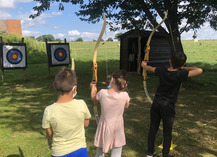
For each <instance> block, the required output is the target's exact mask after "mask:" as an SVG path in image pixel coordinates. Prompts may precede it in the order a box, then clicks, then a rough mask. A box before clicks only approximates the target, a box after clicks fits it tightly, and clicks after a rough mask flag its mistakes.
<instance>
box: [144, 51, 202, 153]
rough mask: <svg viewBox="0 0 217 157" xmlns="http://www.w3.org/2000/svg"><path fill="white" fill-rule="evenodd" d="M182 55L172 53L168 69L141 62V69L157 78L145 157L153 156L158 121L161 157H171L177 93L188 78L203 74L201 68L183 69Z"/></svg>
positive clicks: (184, 57) (183, 60) (183, 58)
mask: <svg viewBox="0 0 217 157" xmlns="http://www.w3.org/2000/svg"><path fill="white" fill-rule="evenodd" d="M186 59H187V57H186V55H185V54H184V53H172V56H171V58H170V60H169V62H170V67H169V68H165V67H161V68H156V67H152V66H148V65H147V62H144V61H143V62H142V64H141V66H142V68H144V69H146V70H147V71H150V72H153V73H155V75H156V76H158V77H159V86H158V88H157V91H156V94H155V97H154V101H153V103H152V106H151V112H150V114H151V115H150V118H151V123H150V128H149V133H148V154H147V157H152V156H153V155H154V142H155V136H156V133H157V131H158V128H159V125H160V121H161V119H162V121H163V138H164V140H163V150H162V153H163V157H173V156H171V155H169V151H170V145H171V140H172V126H173V121H174V118H175V103H176V100H177V96H178V93H179V88H180V85H181V83H182V82H183V81H186V80H187V78H188V77H192V76H197V75H199V74H201V73H202V72H203V70H202V69H201V68H197V67H184V65H185V62H186Z"/></svg>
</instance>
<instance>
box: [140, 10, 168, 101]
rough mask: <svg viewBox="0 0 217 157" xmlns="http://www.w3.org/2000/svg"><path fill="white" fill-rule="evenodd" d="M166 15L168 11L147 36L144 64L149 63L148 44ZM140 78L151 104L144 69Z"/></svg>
mask: <svg viewBox="0 0 217 157" xmlns="http://www.w3.org/2000/svg"><path fill="white" fill-rule="evenodd" d="M167 15H168V10H167V11H166V14H165V16H164V18H163V20H162V21H161V22H160V23H159V24H158V25H157V26H156V27H155V28H154V29H153V30H152V32H151V34H150V35H149V38H148V41H147V43H146V49H145V56H144V61H145V62H148V61H149V53H150V49H151V47H150V42H151V39H152V36H153V35H154V33H155V31H156V30H157V29H158V28H159V27H160V25H161V24H162V23H163V22H164V21H165V20H166V18H167ZM142 76H143V87H144V91H145V94H146V96H147V98H148V100H149V102H150V103H152V100H151V97H150V96H149V93H148V90H147V85H146V80H147V70H146V69H144V68H143V73H142Z"/></svg>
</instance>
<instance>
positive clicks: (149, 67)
mask: <svg viewBox="0 0 217 157" xmlns="http://www.w3.org/2000/svg"><path fill="white" fill-rule="evenodd" d="M141 67H142V68H144V69H146V70H147V71H150V72H153V73H154V72H155V69H156V68H155V67H152V66H149V65H147V62H145V61H142V63H141Z"/></svg>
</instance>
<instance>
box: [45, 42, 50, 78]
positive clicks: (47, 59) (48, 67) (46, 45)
mask: <svg viewBox="0 0 217 157" xmlns="http://www.w3.org/2000/svg"><path fill="white" fill-rule="evenodd" d="M45 44H46V50H47V39H45ZM47 65H48V74H49V77H50V75H51V74H50V65H49V58H48V56H47Z"/></svg>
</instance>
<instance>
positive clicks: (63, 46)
mask: <svg viewBox="0 0 217 157" xmlns="http://www.w3.org/2000/svg"><path fill="white" fill-rule="evenodd" d="M45 43H46V49H47V59H48V73H49V76H51V72H50V68H51V67H54V66H67V67H68V66H69V64H71V60H70V48H69V43H66V39H64V43H48V42H47V39H46V40H45Z"/></svg>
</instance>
